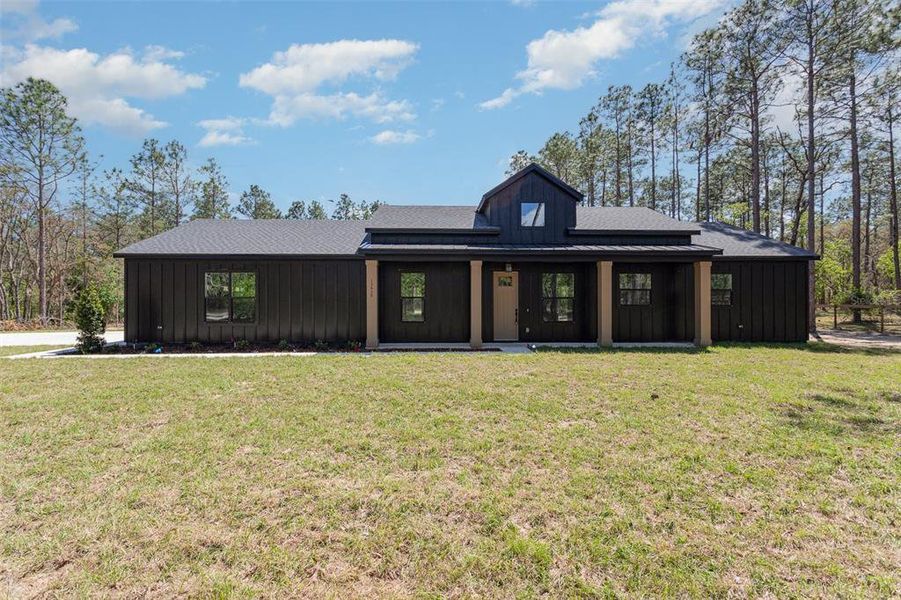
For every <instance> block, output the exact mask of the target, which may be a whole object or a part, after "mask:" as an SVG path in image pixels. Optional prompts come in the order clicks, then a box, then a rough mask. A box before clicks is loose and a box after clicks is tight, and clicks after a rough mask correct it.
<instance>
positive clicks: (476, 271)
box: [469, 260, 482, 348]
mask: <svg viewBox="0 0 901 600" xmlns="http://www.w3.org/2000/svg"><path fill="white" fill-rule="evenodd" d="M469 346H470V347H471V348H481V347H482V261H480V260H471V261H469Z"/></svg>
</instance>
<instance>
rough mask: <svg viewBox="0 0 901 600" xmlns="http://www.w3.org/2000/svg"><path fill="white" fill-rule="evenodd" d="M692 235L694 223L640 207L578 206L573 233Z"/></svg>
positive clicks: (696, 228)
mask: <svg viewBox="0 0 901 600" xmlns="http://www.w3.org/2000/svg"><path fill="white" fill-rule="evenodd" d="M582 230H591V231H605V232H607V231H610V232H612V231H617V232H620V231H621V232H629V231H634V232H641V233H645V232H651V231H654V232H661V233H664V232H665V233H691V232H697V231H698V224H697V223H686V222H685V221H677V220H675V219H671V218H670V217H667V216H666V215H664V214H662V213H659V212H656V211H653V210H651V209H650V208H645V207H642V206H635V207H630V206H577V207H576V228H575V231H582Z"/></svg>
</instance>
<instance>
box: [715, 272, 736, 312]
mask: <svg viewBox="0 0 901 600" xmlns="http://www.w3.org/2000/svg"><path fill="white" fill-rule="evenodd" d="M717 275H721V276H726V277H728V278H729V287H727V288H725V287H723V288H718V287H714V285H713V281H714V279H715V278H716V276H717ZM734 289H735V285H734V278H733V277H732V273H711V275H710V304H711V306H723V307H730V306H732V301H733V299H734V297H735V294H733V291H734ZM716 292H720V293H722V292H727V293H728V299H729V300H728V302H717V301H716Z"/></svg>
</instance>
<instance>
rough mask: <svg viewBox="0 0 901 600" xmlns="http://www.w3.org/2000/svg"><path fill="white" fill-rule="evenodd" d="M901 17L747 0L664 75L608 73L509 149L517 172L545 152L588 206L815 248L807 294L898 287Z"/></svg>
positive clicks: (839, 296)
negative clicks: (646, 212)
mask: <svg viewBox="0 0 901 600" xmlns="http://www.w3.org/2000/svg"><path fill="white" fill-rule="evenodd" d="M899 32H901V10H899V6H898V4H897V3H896V2H888V1H883V0H823V1H821V0H744V1H742V2H741V3H740V4H738V5H737V6H735V7H734V8H733V9H732V10H730V11H729V12H728V13H727V14H726V15H725V16H724V17H723V18H722V19H720V20H719V21H718V22H717V23H716V25H714V26H712V27H710V28H708V29H706V30H704V31H701V32H700V33H698V34H696V35H695V36H694V37H693V39H692V40H691V43H690V45H689V47H688V49H687V50H686V51H685V53H684V54H683V55H682V56H681V57H680V59H679V60H678V61H677V62H676V63H674V64H673V65H671V68H670V69H669V74H668V77H667V78H666V79H665V81H659V82H652V83H649V84H647V85H645V86H643V87H641V88H640V89H633V88H632V87H631V86H628V85H612V86H610V87H609V88H608V89H607V91H606V92H605V93H604V94H602V95H601V96H600V98H599V100H598V102H597V104H595V105H594V106H593V107H591V109H590V110H589V111H588V113H587V114H586V115H585V116H584V117H583V118H582V119H581V120H580V121H579V123H578V126H577V127H576V128H574V130H573V132H569V131H566V132H557V133H554V134H552V135H551V136H550V137H549V138H548V139H547V141H546V142H545V143H544V145H543V146H542V147H541V148H540V149H539V150H538V152H537V153H535V154H532V153H530V152H527V151H525V150H520V151H519V152H517V153H515V154H514V155H513V156H512V157H511V159H510V167H509V172H511V173H512V172H515V171H517V170H518V169H520V168H522V167H523V166H525V165H526V164H528V163H529V162H532V161H536V162H538V163H540V164H541V165H543V166H544V167H545V168H547V169H548V170H550V171H551V172H553V173H554V174H555V175H557V176H558V177H560V178H561V179H563V180H565V181H566V182H568V183H569V184H571V185H573V186H574V187H576V188H578V189H580V190H581V191H582V192H583V193H584V194H585V203H586V204H587V205H589V206H646V207H648V208H651V209H653V210H658V211H660V212H663V213H666V214H668V215H670V216H671V217H673V218H676V219H683V220H694V221H713V220H716V221H722V222H725V223H728V224H732V225H735V226H737V227H741V228H745V229H750V230H752V231H755V232H758V233H761V234H763V235H766V236H768V237H771V238H775V239H778V240H780V241H785V242H788V243H791V244H794V245H798V246H801V247H804V248H808V249H812V250H814V251H815V252H817V253H819V254H820V255H821V256H822V257H823V258H822V260H820V261H818V263H817V267H816V270H815V272H816V275H817V277H816V280H815V281H813V280H812V281H811V282H810V283H811V286H810V289H811V294H814V293H815V294H816V298H813V297H811V298H810V300H811V301H813V300H814V299H816V300H819V301H834V300H839V301H842V302H868V301H873V300H874V299H876V298H879V297H880V295H881V297H883V298H885V297H886V296H892V295H896V294H897V290H899V289H901V265H899V235H898V233H899V232H898V229H899V223H898V218H899V214H898V196H897V195H898V191H897V163H896V160H897V157H896V155H895V146H894V139H895V127H896V120H897V118H898V91H899V61H898V53H897V50H898V42H899ZM895 301H897V298H896V299H895ZM811 325H813V323H811Z"/></svg>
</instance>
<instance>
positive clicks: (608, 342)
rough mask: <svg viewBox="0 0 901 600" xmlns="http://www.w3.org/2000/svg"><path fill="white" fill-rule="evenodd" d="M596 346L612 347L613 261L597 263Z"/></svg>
mask: <svg viewBox="0 0 901 600" xmlns="http://www.w3.org/2000/svg"><path fill="white" fill-rule="evenodd" d="M597 308H598V346H612V345H613V261H609V260H599V261H598V307H597Z"/></svg>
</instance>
